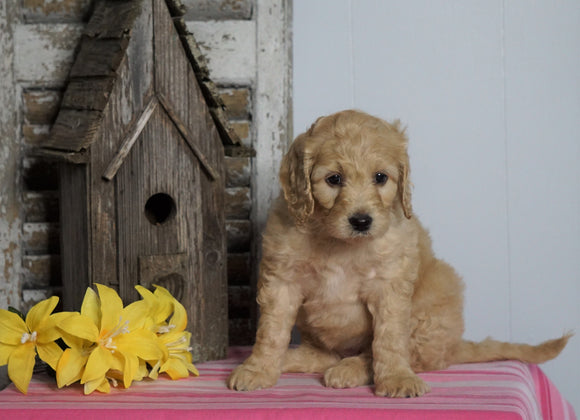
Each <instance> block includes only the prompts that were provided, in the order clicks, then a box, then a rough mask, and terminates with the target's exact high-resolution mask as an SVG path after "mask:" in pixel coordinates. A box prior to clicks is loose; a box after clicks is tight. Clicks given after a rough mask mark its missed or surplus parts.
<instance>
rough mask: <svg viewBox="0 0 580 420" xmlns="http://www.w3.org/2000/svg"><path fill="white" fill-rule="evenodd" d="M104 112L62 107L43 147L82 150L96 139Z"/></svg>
mask: <svg viewBox="0 0 580 420" xmlns="http://www.w3.org/2000/svg"><path fill="white" fill-rule="evenodd" d="M102 119H103V113H102V112H101V111H87V110H83V111H77V110H76V109H61V110H60V112H59V113H58V117H57V118H56V122H55V123H54V125H53V126H52V130H51V133H50V136H49V138H48V139H47V140H46V141H45V142H43V147H47V148H54V149H59V150H66V151H75V152H78V151H81V150H82V149H85V148H87V147H88V146H90V145H91V144H92V143H93V142H94V141H95V136H96V135H97V133H98V131H99V127H100V124H101V121H102Z"/></svg>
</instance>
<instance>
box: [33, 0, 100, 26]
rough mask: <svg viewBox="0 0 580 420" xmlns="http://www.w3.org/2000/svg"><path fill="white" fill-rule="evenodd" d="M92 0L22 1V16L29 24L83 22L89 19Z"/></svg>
mask: <svg viewBox="0 0 580 420" xmlns="http://www.w3.org/2000/svg"><path fill="white" fill-rule="evenodd" d="M91 3H92V1H91V0H50V1H46V0H22V14H23V16H24V21H25V22H27V23H36V22H81V21H85V20H87V18H88V15H89V14H90V11H91Z"/></svg>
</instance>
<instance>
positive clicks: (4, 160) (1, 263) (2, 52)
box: [0, 2, 21, 308]
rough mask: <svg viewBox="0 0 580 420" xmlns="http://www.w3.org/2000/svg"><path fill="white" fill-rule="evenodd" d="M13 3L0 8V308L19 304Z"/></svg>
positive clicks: (17, 157)
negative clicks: (0, 144)
mask: <svg viewBox="0 0 580 420" xmlns="http://www.w3.org/2000/svg"><path fill="white" fill-rule="evenodd" d="M16 12H17V5H16V3H15V2H2V3H1V4H0V33H1V34H2V36H1V37H0V57H2V59H1V60H0V104H2V106H0V142H1V143H2V147H1V148H0V308H6V307H8V306H9V305H10V306H15V307H18V306H20V304H21V301H20V271H21V270H20V265H21V261H20V258H21V253H20V242H21V239H20V207H21V200H20V192H19V190H18V185H19V175H20V174H19V168H18V162H19V161H20V144H19V135H18V122H17V121H18V118H17V117H18V114H17V113H18V106H17V99H16V98H17V92H16V88H15V84H14V75H13V67H12V60H13V57H14V38H13V22H14V20H15V18H16V16H17V13H16Z"/></svg>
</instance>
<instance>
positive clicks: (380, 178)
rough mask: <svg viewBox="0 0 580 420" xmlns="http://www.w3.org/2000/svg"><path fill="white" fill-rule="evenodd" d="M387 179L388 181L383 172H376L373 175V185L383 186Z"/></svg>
mask: <svg viewBox="0 0 580 420" xmlns="http://www.w3.org/2000/svg"><path fill="white" fill-rule="evenodd" d="M388 179H389V176H388V175H387V174H385V173H384V172H377V173H376V174H375V184H378V185H384V184H385V183H386V182H387V180H388Z"/></svg>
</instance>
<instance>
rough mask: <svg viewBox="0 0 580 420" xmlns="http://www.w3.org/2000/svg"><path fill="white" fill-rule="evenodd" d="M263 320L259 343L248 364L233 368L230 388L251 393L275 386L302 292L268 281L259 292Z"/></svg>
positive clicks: (229, 380) (229, 381)
mask: <svg viewBox="0 0 580 420" xmlns="http://www.w3.org/2000/svg"><path fill="white" fill-rule="evenodd" d="M258 303H259V304H260V310H261V315H260V321H259V322H258V331H257V333H256V344H254V347H253V349H252V354H251V355H250V357H248V358H247V359H246V361H245V362H244V363H243V364H241V365H240V366H238V367H237V368H235V369H234V371H233V372H232V373H231V375H230V377H229V379H228V387H230V388H231V389H235V390H238V391H252V390H255V389H262V388H268V387H271V386H274V385H275V384H276V381H277V380H278V378H279V377H280V374H281V373H282V360H283V357H284V353H285V351H286V350H287V349H288V345H289V344H290V332H291V330H292V327H293V325H294V322H295V320H296V314H297V313H298V307H299V305H300V293H298V292H297V291H296V290H292V286H291V285H290V284H289V283H285V282H282V281H277V282H273V281H271V282H268V283H266V284H264V285H262V287H261V288H260V291H259V293H258Z"/></svg>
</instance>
